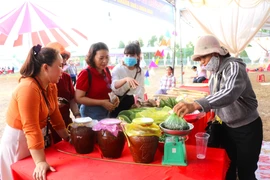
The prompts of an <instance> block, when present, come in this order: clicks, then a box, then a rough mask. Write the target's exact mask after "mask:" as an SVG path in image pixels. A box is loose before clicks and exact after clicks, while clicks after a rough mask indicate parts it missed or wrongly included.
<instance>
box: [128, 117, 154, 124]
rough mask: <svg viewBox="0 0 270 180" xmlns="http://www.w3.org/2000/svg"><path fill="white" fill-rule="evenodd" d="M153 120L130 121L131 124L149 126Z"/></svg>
mask: <svg viewBox="0 0 270 180" xmlns="http://www.w3.org/2000/svg"><path fill="white" fill-rule="evenodd" d="M153 122H154V120H153V119H152V118H135V119H133V120H132V123H135V124H140V125H151V124H153Z"/></svg>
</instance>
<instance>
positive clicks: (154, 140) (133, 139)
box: [129, 136, 159, 163]
mask: <svg viewBox="0 0 270 180" xmlns="http://www.w3.org/2000/svg"><path fill="white" fill-rule="evenodd" d="M158 140H159V138H158V137H157V136H130V137H129V141H130V148H129V149H130V151H131V154H132V157H133V161H134V162H136V163H151V162H153V161H154V157H155V154H156V150H157V147H158Z"/></svg>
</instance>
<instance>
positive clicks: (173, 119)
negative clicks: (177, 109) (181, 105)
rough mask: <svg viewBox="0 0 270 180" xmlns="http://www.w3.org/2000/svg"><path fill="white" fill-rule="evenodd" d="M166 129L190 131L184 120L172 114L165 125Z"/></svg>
mask: <svg viewBox="0 0 270 180" xmlns="http://www.w3.org/2000/svg"><path fill="white" fill-rule="evenodd" d="M163 125H164V127H165V128H166V129H171V130H188V129H189V126H188V123H187V122H186V120H185V119H184V118H181V117H178V116H177V115H176V114H175V113H173V114H171V115H170V116H169V117H168V118H167V119H166V120H165V121H164V123H163Z"/></svg>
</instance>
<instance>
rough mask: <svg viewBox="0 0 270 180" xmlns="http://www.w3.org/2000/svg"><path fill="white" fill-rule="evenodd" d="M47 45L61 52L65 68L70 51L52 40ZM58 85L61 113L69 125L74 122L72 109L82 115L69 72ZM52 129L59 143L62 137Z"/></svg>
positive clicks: (75, 113)
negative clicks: (71, 115)
mask: <svg viewBox="0 0 270 180" xmlns="http://www.w3.org/2000/svg"><path fill="white" fill-rule="evenodd" d="M46 47H50V48H53V49H55V50H57V51H59V52H60V54H61V56H62V57H63V64H62V68H64V66H65V64H66V61H67V58H69V57H70V52H68V51H66V50H65V48H64V46H62V45H61V44H60V43H58V42H51V43H49V44H47V45H46ZM56 86H57V89H58V105H59V109H60V113H61V115H62V117H63V119H64V121H65V125H66V127H67V126H68V125H69V124H70V123H72V119H71V117H70V110H71V112H72V114H73V116H74V117H75V118H80V117H81V114H80V111H79V108H78V105H77V103H76V101H75V97H74V96H75V90H74V86H73V84H72V81H71V77H70V75H69V74H67V73H66V72H63V73H62V76H61V78H60V79H59V81H58V83H57V84H56ZM50 129H51V134H52V138H53V142H54V143H57V142H59V141H61V138H60V137H59V135H58V134H57V132H56V131H55V130H54V129H53V128H51V127H50Z"/></svg>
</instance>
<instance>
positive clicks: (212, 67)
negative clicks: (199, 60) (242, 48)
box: [205, 56, 219, 72]
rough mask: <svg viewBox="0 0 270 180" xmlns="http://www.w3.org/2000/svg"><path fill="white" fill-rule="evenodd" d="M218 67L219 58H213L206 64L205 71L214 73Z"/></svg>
mask: <svg viewBox="0 0 270 180" xmlns="http://www.w3.org/2000/svg"><path fill="white" fill-rule="evenodd" d="M218 66H219V56H218V57H216V56H213V57H212V58H211V59H210V61H209V62H208V63H207V65H206V66H205V69H206V70H207V71H214V72H216V71H217V70H218Z"/></svg>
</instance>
